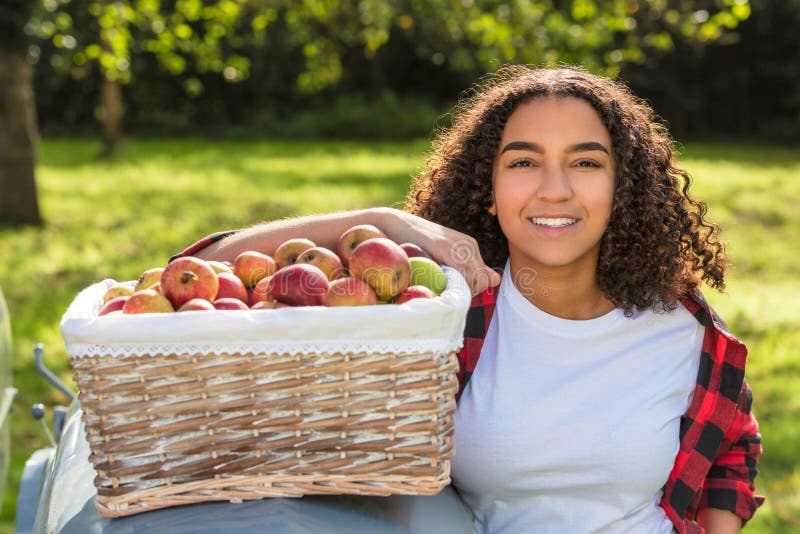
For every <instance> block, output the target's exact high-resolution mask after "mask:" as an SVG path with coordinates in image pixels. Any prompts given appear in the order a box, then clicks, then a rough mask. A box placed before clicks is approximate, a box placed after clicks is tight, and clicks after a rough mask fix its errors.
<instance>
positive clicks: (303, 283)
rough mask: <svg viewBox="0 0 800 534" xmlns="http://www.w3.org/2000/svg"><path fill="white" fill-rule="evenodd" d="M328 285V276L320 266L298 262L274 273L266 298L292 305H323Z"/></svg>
mask: <svg viewBox="0 0 800 534" xmlns="http://www.w3.org/2000/svg"><path fill="white" fill-rule="evenodd" d="M328 286H329V283H328V277H327V276H325V273H323V272H322V271H320V270H319V268H318V267H314V266H313V265H309V264H307V263H296V264H294V265H289V266H288V267H284V268H283V269H278V271H276V272H275V274H274V275H272V278H270V280H269V284H268V285H267V298H266V300H278V301H280V302H283V303H285V304H289V305H290V306H322V304H323V303H324V301H325V295H326V294H327V293H328Z"/></svg>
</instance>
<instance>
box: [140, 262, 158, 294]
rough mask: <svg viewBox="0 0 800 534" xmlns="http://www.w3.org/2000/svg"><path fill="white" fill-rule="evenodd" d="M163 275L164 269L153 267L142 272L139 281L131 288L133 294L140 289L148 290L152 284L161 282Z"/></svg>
mask: <svg viewBox="0 0 800 534" xmlns="http://www.w3.org/2000/svg"><path fill="white" fill-rule="evenodd" d="M163 273H164V267H154V268H152V269H147V270H146V271H145V272H143V273H142V274H141V275H140V276H139V279H138V280H137V281H136V286H135V287H134V288H133V291H134V293H135V292H137V291H139V290H140V289H148V288H149V287H150V286H152V285H153V284H155V283H157V282H160V281H161V275H162V274H163Z"/></svg>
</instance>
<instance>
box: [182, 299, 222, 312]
mask: <svg viewBox="0 0 800 534" xmlns="http://www.w3.org/2000/svg"><path fill="white" fill-rule="evenodd" d="M215 309H216V308H215V307H214V305H213V304H211V303H210V302H209V301H207V300H206V299H191V300H187V301H186V302H184V303H183V305H181V307H180V308H178V311H179V312H187V311H212V310H215Z"/></svg>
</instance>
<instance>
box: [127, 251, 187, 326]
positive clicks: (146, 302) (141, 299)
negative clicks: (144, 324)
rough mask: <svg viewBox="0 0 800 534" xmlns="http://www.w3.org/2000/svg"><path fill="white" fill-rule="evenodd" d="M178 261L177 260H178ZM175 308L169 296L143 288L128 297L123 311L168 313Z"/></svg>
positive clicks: (128, 312)
mask: <svg viewBox="0 0 800 534" xmlns="http://www.w3.org/2000/svg"><path fill="white" fill-rule="evenodd" d="M176 261H177V260H176ZM174 311H175V308H173V307H172V303H171V302H170V301H169V299H168V298H167V297H165V296H164V295H162V294H161V293H156V292H155V291H153V290H152V289H142V290H141V291H135V292H134V293H133V295H131V296H130V297H128V300H127V301H126V302H125V305H124V306H123V307H122V313H125V314H130V313H167V312H174Z"/></svg>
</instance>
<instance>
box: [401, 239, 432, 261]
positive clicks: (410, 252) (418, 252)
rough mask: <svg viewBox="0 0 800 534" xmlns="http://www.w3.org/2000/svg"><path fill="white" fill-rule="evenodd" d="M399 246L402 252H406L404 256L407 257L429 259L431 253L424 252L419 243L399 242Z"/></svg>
mask: <svg viewBox="0 0 800 534" xmlns="http://www.w3.org/2000/svg"><path fill="white" fill-rule="evenodd" d="M400 248H402V249H403V252H405V253H406V256H408V257H409V258H417V257H421V258H428V259H431V255H430V254H428V253H427V252H425V251H424V250H423V249H422V248H421V247H420V246H419V245H415V244H414V243H400Z"/></svg>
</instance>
